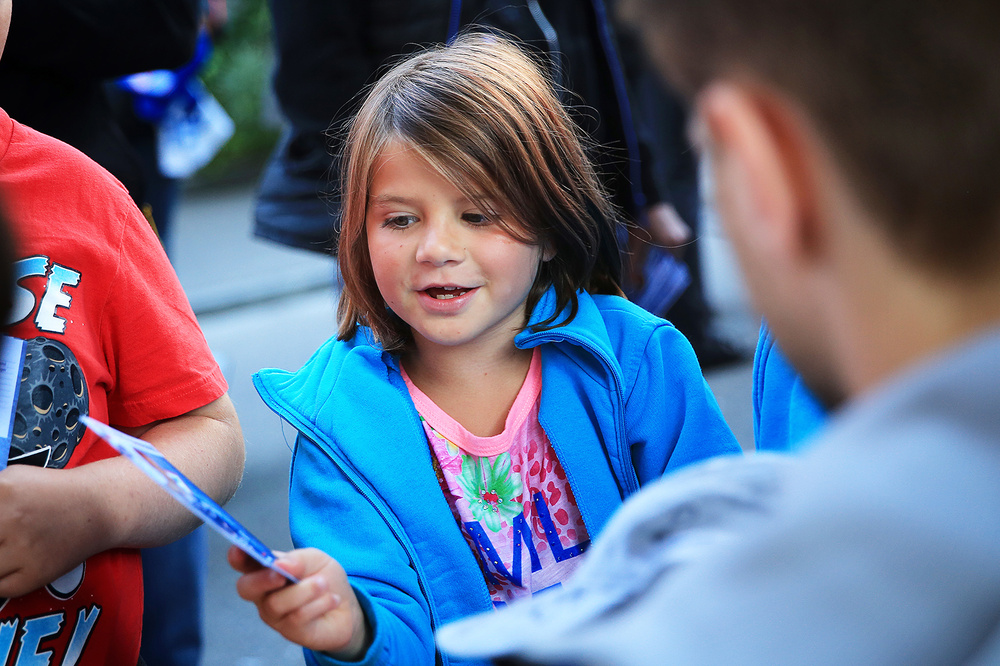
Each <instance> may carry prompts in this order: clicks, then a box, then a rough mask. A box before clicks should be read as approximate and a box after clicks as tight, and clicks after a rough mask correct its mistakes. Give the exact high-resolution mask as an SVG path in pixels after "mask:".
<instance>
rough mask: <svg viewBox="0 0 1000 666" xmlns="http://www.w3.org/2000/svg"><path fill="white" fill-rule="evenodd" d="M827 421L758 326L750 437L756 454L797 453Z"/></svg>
mask: <svg viewBox="0 0 1000 666" xmlns="http://www.w3.org/2000/svg"><path fill="white" fill-rule="evenodd" d="M826 420H827V414H826V410H825V409H824V408H823V406H822V405H821V404H820V402H819V401H818V400H817V399H816V398H815V396H813V394H812V392H811V391H810V390H809V389H808V388H807V387H806V385H805V382H803V381H802V377H801V376H800V375H799V373H798V372H796V371H795V368H793V367H792V366H791V364H790V363H789V362H788V360H787V359H786V358H785V356H784V354H782V353H781V350H780V349H779V348H778V345H777V344H776V343H775V340H774V336H773V335H772V334H771V331H770V329H769V328H768V327H767V324H766V323H763V324H761V327H760V334H759V337H758V339H757V350H756V352H755V353H754V357H753V434H754V444H755V446H756V449H757V450H758V451H775V452H779V453H787V452H791V451H797V450H799V449H800V448H802V446H803V445H804V444H805V443H806V442H807V441H809V440H810V439H811V436H812V435H813V434H814V433H815V432H816V431H818V430H819V429H820V427H821V426H822V425H824V423H825V422H826Z"/></svg>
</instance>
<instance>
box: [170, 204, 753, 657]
mask: <svg viewBox="0 0 1000 666" xmlns="http://www.w3.org/2000/svg"><path fill="white" fill-rule="evenodd" d="M252 196H253V192H252V188H251V187H250V186H234V187H230V188H225V189H218V190H212V191H194V192H187V193H185V194H184V196H183V198H182V201H181V203H180V206H179V210H178V216H177V220H176V222H175V229H174V236H173V242H172V244H171V256H172V260H173V262H174V265H175V267H176V269H177V273H178V275H179V276H180V278H181V282H182V284H183V285H184V288H185V290H186V291H187V293H188V297H189V299H190V300H191V303H192V306H193V307H194V309H195V312H196V313H197V314H198V319H199V322H200V323H201V326H202V329H203V330H204V332H205V336H206V338H207V339H208V341H209V344H210V345H211V347H212V350H213V352H214V353H215V355H216V358H217V359H218V361H219V363H220V365H222V367H223V370H224V371H225V373H226V377H227V379H228V381H229V384H230V395H231V396H232V398H233V401H234V402H235V404H236V408H237V410H238V412H239V415H240V421H241V423H242V425H243V433H244V436H245V438H246V442H247V468H246V473H245V477H244V481H243V485H242V487H241V488H240V490H239V491H238V492H237V494H236V496H235V497H234V498H233V500H232V501H231V502H230V503H229V505H228V506H227V508H228V509H229V511H230V512H231V513H232V514H233V515H234V516H236V517H237V518H238V519H239V520H241V521H242V522H244V523H245V524H246V525H247V526H248V527H249V528H250V530H251V531H253V532H254V533H255V534H256V535H257V536H258V537H260V538H261V539H262V540H263V541H264V542H265V543H267V544H268V545H270V546H271V547H272V548H276V549H282V548H288V547H290V539H289V536H288V527H287V506H288V503H287V495H286V490H287V478H288V474H287V470H288V463H289V460H290V446H291V444H292V442H293V440H294V435H295V433H294V430H292V429H291V428H290V427H289V426H287V425H284V426H283V424H282V423H281V421H280V420H279V419H278V418H277V417H276V416H274V415H273V414H271V413H270V411H269V410H267V409H266V408H265V407H264V406H263V404H262V403H261V401H260V399H259V398H258V397H257V395H256V392H255V391H254V389H253V386H252V384H251V381H250V375H251V373H253V372H255V371H256V370H258V369H260V368H263V367H280V368H286V369H295V368H298V367H299V366H301V365H302V363H303V362H304V361H305V360H306V359H307V358H308V357H309V355H310V354H311V353H312V351H313V350H315V349H316V347H318V346H319V344H320V343H321V342H322V341H323V340H325V339H326V338H327V337H329V336H330V335H332V334H333V333H334V332H335V310H336V292H335V290H334V288H333V287H332V284H333V270H334V267H333V263H332V261H331V260H330V259H327V258H325V257H322V256H319V255H316V254H313V253H309V252H305V251H300V250H292V249H288V248H285V247H283V246H279V245H276V244H273V243H269V242H266V241H261V240H257V239H255V238H253V237H252V236H251V209H252ZM703 246H704V249H703V252H704V257H703V262H704V264H705V266H706V278H705V281H706V290H707V293H708V295H709V298H710V299H711V301H712V303H713V304H714V305H715V307H716V308H717V309H718V311H719V315H720V316H719V320H718V327H719V329H720V331H721V332H723V333H724V334H725V335H726V336H728V337H729V338H731V339H733V340H734V341H736V342H739V343H741V344H743V345H747V346H750V345H752V344H753V342H754V341H755V339H756V331H757V323H758V321H759V320H758V318H757V317H756V316H755V315H754V314H753V313H752V312H751V310H750V308H749V306H748V305H747V300H746V295H745V290H744V289H743V286H742V282H741V280H740V277H739V275H738V273H737V272H736V270H735V268H734V266H735V264H734V261H733V258H732V254H731V252H730V251H729V249H728V245H727V244H726V243H725V241H724V239H723V238H722V237H721V235H720V234H719V232H718V229H717V226H716V225H715V223H714V221H712V220H709V221H708V222H707V223H706V225H705V230H704V233H703ZM708 380H709V383H710V385H711V386H712V389H713V391H714V392H715V394H716V397H717V399H718V400H719V404H720V406H721V407H722V410H723V413H724V414H725V416H726V419H727V421H728V422H729V424H730V426H731V427H732V428H733V431H734V433H735V434H736V436H737V438H738V439H739V440H740V442H741V444H743V446H744V448H748V447H751V446H752V443H753V430H752V425H751V423H750V415H751V403H750V365H749V363H745V364H742V365H739V366H735V367H732V368H729V369H726V370H722V371H716V372H713V373H710V375H709V376H708ZM202 529H205V528H202ZM208 541H209V562H208V584H207V589H206V596H205V616H206V619H205V631H206V635H205V641H206V644H205V654H204V661H203V664H204V666H234V665H235V666H265V665H266V666H284V665H285V664H288V665H292V664H301V663H302V658H301V653H300V650H299V648H298V647H296V646H294V645H291V644H289V643H288V642H286V641H285V640H284V639H283V638H281V637H280V636H279V635H278V634H277V633H275V632H274V631H272V630H271V629H270V628H268V627H267V626H266V625H264V624H263V623H262V622H261V621H260V619H259V618H258V617H257V613H256V609H255V608H254V607H253V606H252V605H251V604H249V603H247V602H244V601H243V600H242V599H240V598H239V597H238V596H237V594H236V590H235V580H236V578H237V576H236V574H235V572H233V571H232V570H231V569H229V567H228V565H227V564H226V562H225V549H226V546H227V544H226V542H225V541H224V540H223V539H222V538H221V537H219V536H218V535H216V534H214V533H212V534H209V535H208Z"/></svg>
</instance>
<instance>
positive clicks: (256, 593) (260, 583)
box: [236, 568, 288, 604]
mask: <svg viewBox="0 0 1000 666" xmlns="http://www.w3.org/2000/svg"><path fill="white" fill-rule="evenodd" d="M287 582H288V579H287V578H285V577H284V576H282V575H281V574H279V573H278V572H277V571H272V570H271V569H263V568H262V569H259V570H257V571H251V572H250V573H245V574H243V575H242V576H240V577H239V578H238V579H237V580H236V592H237V594H239V595H240V597H241V598H243V599H246V600H247V601H252V602H253V603H255V604H260V603H261V602H263V601H264V597H265V596H267V595H268V594H270V593H271V592H274V591H275V590H278V589H280V588H282V587H284V586H285V584H286V583H287Z"/></svg>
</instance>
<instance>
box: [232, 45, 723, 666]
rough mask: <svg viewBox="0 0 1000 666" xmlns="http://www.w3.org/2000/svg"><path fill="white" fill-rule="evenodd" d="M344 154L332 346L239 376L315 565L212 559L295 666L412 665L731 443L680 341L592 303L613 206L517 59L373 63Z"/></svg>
mask: <svg viewBox="0 0 1000 666" xmlns="http://www.w3.org/2000/svg"><path fill="white" fill-rule="evenodd" d="M346 145H347V149H346V154H345V155H344V160H345V162H344V164H345V168H344V170H343V172H344V183H343V189H342V191H343V196H344V206H343V219H342V231H341V236H340V266H341V271H342V273H343V280H344V292H343V295H342V297H341V302H340V312H339V314H340V318H341V324H340V331H339V333H338V335H337V339H335V340H331V341H329V342H327V343H326V344H325V345H324V346H323V347H321V348H320V350H319V351H318V352H316V353H315V354H314V355H313V357H312V358H311V359H310V360H309V362H308V363H307V364H306V365H305V366H304V367H303V368H302V369H301V370H299V371H298V372H296V373H287V372H281V371H276V370H267V371H262V372H260V373H258V374H257V375H256V376H255V383H256V386H257V388H258V390H259V392H260V394H261V396H262V397H263V398H264V400H265V402H267V403H268V405H269V406H270V407H271V408H272V409H274V410H275V411H276V412H277V413H278V414H280V415H281V416H282V417H283V418H284V419H286V420H287V421H289V422H290V423H292V424H293V425H294V426H295V427H296V428H297V429H298V431H299V437H298V439H297V442H296V447H295V453H294V458H293V461H292V472H291V487H290V516H291V518H290V520H291V532H292V537H293V540H294V542H295V544H296V546H300V547H301V546H313V547H315V548H317V549H321V550H315V549H303V550H296V551H293V552H291V553H288V554H287V555H285V556H284V557H283V558H282V566H283V567H284V568H286V569H287V570H288V571H290V572H291V573H293V574H295V575H296V576H298V577H299V578H300V579H301V582H300V583H298V584H296V585H290V586H287V587H285V586H284V582H283V581H284V579H282V578H281V577H280V576H279V575H278V574H276V573H275V572H273V571H269V570H258V569H257V567H256V566H255V564H254V563H252V562H250V561H249V560H248V558H246V557H244V556H243V555H242V553H240V551H238V550H235V549H234V550H232V551H231V552H230V561H231V563H232V564H233V566H234V567H235V568H237V569H239V570H240V571H243V572H245V573H246V575H244V576H243V577H242V578H241V579H240V581H239V583H238V589H239V592H240V594H241V596H243V597H244V598H246V599H248V600H251V601H253V602H254V603H256V604H257V606H258V609H259V612H260V614H261V617H262V618H263V619H264V620H265V622H267V623H268V624H270V625H271V626H272V627H274V628H275V629H277V630H278V631H280V632H281V633H282V634H283V635H284V636H285V637H287V638H288V639H290V640H292V641H295V642H297V643H300V644H302V645H304V646H305V647H306V648H308V649H309V650H311V651H312V652H309V653H308V654H310V655H311V659H313V660H315V662H316V663H336V662H337V661H338V660H343V661H359V660H360V661H364V662H371V663H382V662H393V663H406V664H418V663H423V664H431V663H434V661H435V650H434V641H433V631H434V629H435V628H436V627H437V626H438V625H439V624H441V623H444V622H447V621H450V620H453V619H456V618H459V617H462V616H465V615H468V614H471V613H473V612H478V611H481V610H484V609H488V608H490V607H493V606H497V605H500V604H504V603H507V602H508V601H509V600H511V599H515V598H517V597H519V596H524V595H530V594H532V593H535V592H539V591H541V590H543V589H545V588H547V587H551V586H554V585H558V584H559V582H560V581H561V580H563V579H565V578H566V577H567V576H568V575H569V574H570V573H571V572H572V570H573V569H574V568H575V567H576V565H577V563H578V562H579V561H580V560H579V558H578V557H577V556H578V555H579V554H580V553H582V552H583V551H584V550H585V549H586V546H587V544H588V543H589V539H590V538H591V537H593V536H595V535H596V534H597V533H598V532H599V531H600V529H601V527H602V526H603V525H604V524H605V522H606V521H607V520H608V517H609V516H610V514H611V513H612V512H613V511H614V509H615V508H616V507H617V506H618V505H619V504H621V502H622V499H623V498H624V497H626V496H628V495H630V494H631V493H633V492H635V491H636V490H638V488H639V486H640V485H641V484H642V483H644V482H646V481H649V480H651V479H655V478H657V477H659V476H660V475H661V474H662V473H663V472H664V471H665V470H667V469H671V468H674V467H678V466H680V465H683V464H685V463H688V462H691V461H694V460H698V459H701V458H705V457H708V456H712V455H716V454H720V453H730V452H736V451H739V447H738V446H737V444H736V441H735V439H734V438H733V436H732V433H731V432H730V431H729V429H728V428H727V426H726V424H725V422H724V421H723V419H722V416H721V414H720V413H719V409H718V406H717V405H716V403H715V400H714V398H713V397H712V395H711V393H710V391H709V389H708V387H707V385H706V384H705V381H704V379H703V378H702V376H701V372H700V370H699V368H698V363H697V360H696V359H695V356H694V354H693V352H692V351H691V348H690V346H689V345H688V344H687V342H686V340H685V339H684V338H683V337H682V336H681V335H680V334H679V333H678V332H677V331H676V330H675V329H674V328H673V327H671V326H670V324H668V323H667V322H665V321H663V320H662V319H658V318H656V317H653V316H652V315H650V314H648V313H646V312H645V311H643V310H640V309H639V308H637V307H635V306H633V305H632V304H630V303H628V302H627V301H626V300H624V299H623V298H620V297H619V296H617V295H615V294H619V293H620V291H619V289H618V278H619V272H620V266H619V259H618V257H619V255H618V248H617V245H616V243H615V224H616V221H615V217H614V214H613V211H612V210H611V209H610V207H609V204H608V203H607V199H606V198H605V196H604V194H603V191H602V189H601V187H600V185H599V183H598V180H597V177H596V175H595V173H594V170H593V168H592V167H591V166H590V164H589V162H588V161H587V159H586V156H585V154H584V150H583V147H582V145H581V141H580V138H579V137H578V135H577V131H576V129H575V127H574V126H573V125H572V123H571V121H570V120H569V118H568V116H567V114H566V112H565V110H564V109H563V108H562V107H561V105H560V104H559V102H558V101H557V99H556V97H555V95H554V93H553V90H552V87H551V85H550V84H549V82H548V80H547V79H546V78H545V76H544V75H543V74H542V73H541V70H540V69H539V68H538V67H537V66H536V65H535V64H534V63H533V62H532V60H531V59H529V58H528V57H527V56H526V55H525V54H524V53H523V52H522V51H521V50H520V49H519V48H518V47H516V46H514V45H513V44H511V43H509V42H506V41H504V40H502V39H500V38H498V37H496V36H483V35H480V36H476V35H467V36H464V37H461V38H459V39H458V40H457V41H456V42H455V43H454V44H452V45H451V46H447V47H441V48H438V49H434V50H430V51H427V52H425V53H422V54H419V55H416V56H414V57H412V58H410V59H408V60H406V61H404V62H402V63H400V64H398V65H397V66H396V67H394V68H393V69H392V70H391V71H389V72H388V73H387V74H386V75H385V76H384V77H383V78H382V79H381V80H379V81H378V83H377V84H375V86H374V87H373V88H372V90H371V91H370V92H369V95H368V97H367V99H366V101H365V102H364V104H363V105H362V107H361V109H360V111H359V113H358V115H357V117H356V118H355V120H354V122H353V124H352V126H351V128H350V131H349V134H348V139H347V144H346ZM326 553H330V554H332V555H334V556H335V557H336V560H334V559H332V558H331V557H330V556H329V555H327V554H326ZM439 659H440V660H441V661H442V662H447V658H446V657H444V656H439Z"/></svg>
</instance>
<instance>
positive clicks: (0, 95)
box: [0, 0, 200, 204]
mask: <svg viewBox="0 0 1000 666" xmlns="http://www.w3.org/2000/svg"><path fill="white" fill-rule="evenodd" d="M199 9H200V4H199V0H47V1H46V2H39V1H38V0H14V2H13V7H12V15H11V24H10V33H9V36H8V38H7V45H6V47H5V48H4V51H3V57H2V58H0V108H3V109H4V110H5V111H7V113H8V114H10V116H11V117H12V118H14V119H15V120H17V121H19V122H21V123H24V124H25V125H28V126H30V127H32V128H34V129H36V130H38V131H40V132H43V133H45V134H48V135H50V136H54V137H56V138H57V139H61V140H62V141H65V142H66V143H68V144H70V145H71V146H74V147H75V148H77V149H79V150H80V151H82V152H83V153H84V154H86V155H87V156H88V157H90V158H91V159H93V160H94V161H95V162H97V163H98V164H100V165H101V166H103V167H104V168H105V169H107V170H108V171H110V172H111V173H112V174H113V175H114V176H115V177H116V178H118V180H120V181H121V182H122V183H123V184H124V185H125V186H126V187H127V188H128V190H129V193H130V194H131V195H132V198H133V199H134V200H135V201H136V202H137V203H140V204H141V203H143V200H144V195H143V183H142V175H141V173H142V172H141V168H140V166H139V163H138V161H137V158H136V157H135V155H134V154H133V152H132V148H131V147H130V146H129V144H128V142H127V141H126V139H125V137H124V135H123V134H122V132H121V130H120V128H119V127H118V125H117V122H116V120H115V114H114V113H113V112H112V108H111V105H110V103H109V101H108V98H107V95H106V94H105V91H104V82H105V81H107V80H109V79H113V78H117V77H119V76H124V75H126V74H134V73H136V72H143V71H147V70H152V69H171V68H176V67H180V66H181V65H183V64H184V63H186V62H187V61H188V60H190V59H191V56H192V55H193V54H194V48H195V40H196V39H197V36H198V22H199V18H200V11H199Z"/></svg>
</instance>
